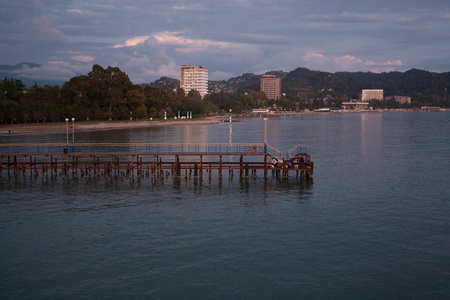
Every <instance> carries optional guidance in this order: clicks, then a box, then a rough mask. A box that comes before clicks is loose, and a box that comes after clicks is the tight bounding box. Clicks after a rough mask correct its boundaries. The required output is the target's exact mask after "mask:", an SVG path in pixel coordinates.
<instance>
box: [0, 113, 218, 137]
mask: <svg viewBox="0 0 450 300" xmlns="http://www.w3.org/2000/svg"><path fill="white" fill-rule="evenodd" d="M220 122H221V121H220V120H219V117H206V118H202V119H195V120H186V119H183V120H166V121H112V122H108V121H106V122H89V123H85V122H75V130H76V131H102V130H118V129H128V128H142V127H152V126H173V125H209V124H217V123H220ZM69 128H72V124H71V122H69ZM66 130H67V124H66V123H57V124H48V123H47V124H12V125H2V126H0V135H5V134H21V133H49V132H66Z"/></svg>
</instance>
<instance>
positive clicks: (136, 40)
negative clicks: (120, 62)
mask: <svg viewBox="0 0 450 300" xmlns="http://www.w3.org/2000/svg"><path fill="white" fill-rule="evenodd" d="M149 37H150V36H149V35H144V36H137V37H134V38H131V39H128V40H126V41H125V43H123V44H118V45H114V48H123V47H133V46H137V45H139V44H143V43H144V42H145V41H146V40H147V39H148V38H149Z"/></svg>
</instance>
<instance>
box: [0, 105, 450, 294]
mask: <svg viewBox="0 0 450 300" xmlns="http://www.w3.org/2000/svg"><path fill="white" fill-rule="evenodd" d="M268 125H269V126H268V137H269V144H270V145H271V146H274V147H275V148H277V149H280V150H282V151H283V152H286V151H287V150H288V149H289V148H290V147H292V146H295V145H296V144H298V143H305V144H309V145H311V146H312V158H313V161H314V163H315V172H314V182H313V183H310V184H307V183H304V182H300V181H298V180H297V179H295V178H291V179H290V180H289V181H284V180H279V179H276V178H272V177H270V178H269V179H267V180H264V179H263V178H261V177H258V178H257V179H253V178H250V179H247V180H239V178H238V177H237V176H235V177H234V178H233V179H232V180H230V179H229V178H228V177H223V179H222V180H221V181H219V179H218V178H216V177H213V178H212V179H211V180H209V179H208V177H204V178H203V180H199V179H198V180H194V179H193V178H191V179H184V178H183V179H181V180H177V179H173V178H171V177H168V178H166V179H164V180H157V181H155V180H152V179H150V178H143V179H140V180H139V179H137V178H135V179H134V180H130V179H120V178H108V179H105V178H101V179H90V180H88V179H78V180H74V179H72V178H70V179H63V178H61V177H59V178H58V179H57V180H51V179H50V178H49V179H44V180H42V179H41V178H40V177H39V178H37V179H36V178H29V177H27V178H26V179H23V178H22V179H21V180H20V181H18V180H16V179H14V178H13V177H11V178H8V176H7V175H6V176H5V173H4V176H3V177H2V178H1V179H0V193H1V200H0V243H1V244H0V246H1V247H0V266H1V271H0V298H2V299H23V298H28V299H30V298H32V299H44V298H91V299H92V298H162V299H166V298H172V299H173V298H208V299H209V298H224V299H236V298H237V299H244V298H245V299H248V298H253V299H255V298H277V299H278V298H281V299H283V298H288V299H289V298H301V299H304V298H306V299H307V298H313V299H317V298H321V299H330V298H331V299H336V298H346V299H347V298H352V299H367V298H369V299H376V298H378V299H393V298H395V299H398V298H403V299H411V298H413V299H414V298H417V299H449V298H450V221H449V220H450V218H449V215H450V182H449V180H450V179H449V178H450V171H449V167H450V159H449V158H450V142H449V141H450V114H449V113H400V112H399V113H365V114H327V115H302V116H296V117H286V118H281V119H273V120H272V119H271V120H269V121H268ZM263 130H264V123H263V121H262V120H260V119H255V120H253V121H252V122H242V123H233V124H231V125H230V124H227V123H225V124H218V125H208V126H203V125H188V126H172V127H155V128H149V129H138V130H137V129H133V130H119V131H109V132H87V133H77V134H76V141H78V142H89V141H90V142H225V143H226V142H229V141H230V140H231V141H232V142H233V143H239V142H262V141H263ZM65 139H66V136H65V133H64V134H49V135H46V136H42V135H23V136H11V137H8V136H3V137H0V142H1V143H5V142H17V141H21V142H37V141H43V142H44V141H54V142H64V141H65Z"/></svg>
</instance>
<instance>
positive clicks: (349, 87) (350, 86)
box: [282, 68, 450, 101]
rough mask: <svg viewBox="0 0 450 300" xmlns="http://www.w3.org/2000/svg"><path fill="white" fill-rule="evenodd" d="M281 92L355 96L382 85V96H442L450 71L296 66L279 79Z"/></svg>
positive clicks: (308, 95) (420, 97) (354, 97)
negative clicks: (331, 69)
mask: <svg viewBox="0 0 450 300" xmlns="http://www.w3.org/2000/svg"><path fill="white" fill-rule="evenodd" d="M282 85H283V87H282V88H283V92H285V93H286V94H291V95H296V96H307V97H314V96H318V94H320V93H324V92H326V93H329V94H331V95H333V96H335V97H340V96H343V97H345V98H348V99H357V98H358V96H359V94H360V93H361V90H363V89H383V90H384V94H385V95H386V96H388V95H390V96H393V95H400V96H410V97H412V98H413V99H415V100H416V101H422V100H425V99H426V100H428V101H429V100H431V99H432V98H434V97H444V89H445V88H446V87H450V72H447V73H432V72H428V71H422V70H417V69H412V70H409V71H407V72H389V73H370V72H368V73H363V72H337V73H327V72H319V71H311V70H308V69H305V68H298V69H296V70H294V71H292V72H289V74H287V75H286V77H285V78H284V79H283V84H282Z"/></svg>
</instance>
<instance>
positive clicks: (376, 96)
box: [361, 90, 384, 102]
mask: <svg viewBox="0 0 450 300" xmlns="http://www.w3.org/2000/svg"><path fill="white" fill-rule="evenodd" d="M369 100H380V101H383V100H384V99H383V90H362V93H361V101H363V102H365V101H369Z"/></svg>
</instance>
